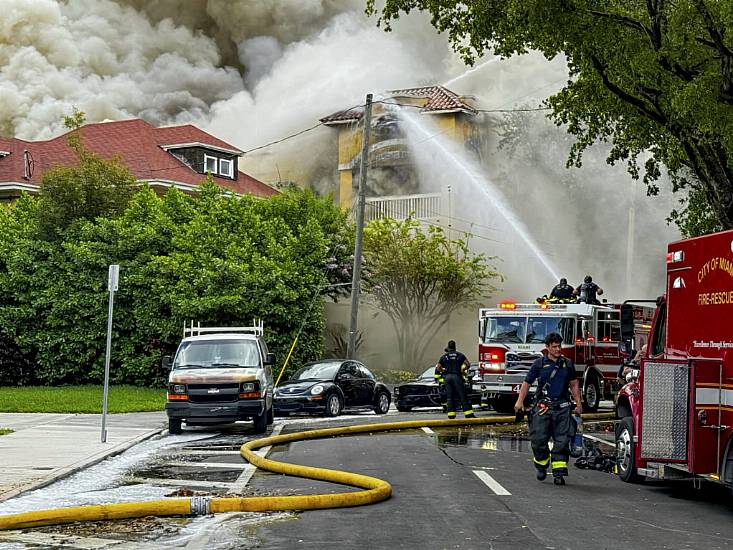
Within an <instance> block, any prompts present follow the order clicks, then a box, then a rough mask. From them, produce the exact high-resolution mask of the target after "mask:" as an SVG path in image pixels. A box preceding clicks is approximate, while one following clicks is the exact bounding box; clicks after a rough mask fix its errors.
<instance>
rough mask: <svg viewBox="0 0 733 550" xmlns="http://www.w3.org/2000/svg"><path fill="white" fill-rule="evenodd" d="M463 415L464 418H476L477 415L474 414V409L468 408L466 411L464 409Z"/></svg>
mask: <svg viewBox="0 0 733 550" xmlns="http://www.w3.org/2000/svg"><path fill="white" fill-rule="evenodd" d="M463 417H464V418H476V415H474V414H473V409H472V408H471V409H468V410H466V411H463Z"/></svg>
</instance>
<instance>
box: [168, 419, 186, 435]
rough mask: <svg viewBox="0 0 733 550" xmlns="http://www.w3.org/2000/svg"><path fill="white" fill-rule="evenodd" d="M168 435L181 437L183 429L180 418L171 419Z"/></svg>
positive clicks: (169, 420)
mask: <svg viewBox="0 0 733 550" xmlns="http://www.w3.org/2000/svg"><path fill="white" fill-rule="evenodd" d="M168 433H169V434H170V435H181V434H182V433H183V430H182V429H181V419H180V418H169V419H168Z"/></svg>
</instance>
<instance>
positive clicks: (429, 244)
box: [364, 218, 502, 370]
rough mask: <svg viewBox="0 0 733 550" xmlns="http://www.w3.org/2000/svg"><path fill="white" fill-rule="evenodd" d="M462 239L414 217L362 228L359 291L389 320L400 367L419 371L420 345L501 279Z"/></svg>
mask: <svg viewBox="0 0 733 550" xmlns="http://www.w3.org/2000/svg"><path fill="white" fill-rule="evenodd" d="M490 259H491V258H486V257H485V256H484V255H482V254H473V253H472V252H471V251H470V250H469V248H468V244H467V243H466V241H462V240H456V241H451V240H448V239H447V238H446V236H445V234H444V233H443V230H442V229H441V228H439V227H435V226H429V227H428V228H427V230H424V229H423V228H422V226H421V224H420V222H418V221H416V220H414V219H407V220H404V221H396V220H393V219H391V218H383V219H378V220H374V221H373V222H371V223H369V225H367V226H366V227H365V229H364V266H365V272H366V276H365V283H364V291H365V293H366V294H367V296H368V298H369V299H370V300H371V301H372V302H373V304H374V305H375V306H376V307H377V308H379V309H381V310H382V311H384V312H385V313H386V314H387V315H388V316H389V317H390V319H391V320H392V323H393V325H394V329H395V333H396V334H397V341H398V345H399V350H400V360H401V364H402V365H403V366H404V367H411V368H412V369H413V370H417V369H419V368H421V367H423V357H424V353H425V347H426V345H427V344H428V343H429V342H430V341H431V340H432V339H433V338H434V337H435V336H436V335H437V333H438V331H440V329H441V328H442V327H443V326H444V325H445V324H446V323H447V321H448V319H449V317H450V315H451V314H452V313H453V312H454V311H456V310H458V309H461V308H466V307H469V306H473V305H476V304H477V303H478V302H479V301H480V300H479V299H480V298H482V297H486V296H488V295H490V294H491V293H493V292H495V291H496V290H497V288H496V287H495V286H494V284H493V282H494V281H498V280H502V277H501V275H499V274H498V273H497V272H496V271H495V270H494V269H493V268H492V267H491V266H489V265H488V263H487V260H490Z"/></svg>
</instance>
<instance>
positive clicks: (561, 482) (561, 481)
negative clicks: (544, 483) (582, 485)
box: [552, 475, 565, 485]
mask: <svg viewBox="0 0 733 550" xmlns="http://www.w3.org/2000/svg"><path fill="white" fill-rule="evenodd" d="M552 481H553V483H555V485H565V478H564V477H563V476H556V475H553V476H552Z"/></svg>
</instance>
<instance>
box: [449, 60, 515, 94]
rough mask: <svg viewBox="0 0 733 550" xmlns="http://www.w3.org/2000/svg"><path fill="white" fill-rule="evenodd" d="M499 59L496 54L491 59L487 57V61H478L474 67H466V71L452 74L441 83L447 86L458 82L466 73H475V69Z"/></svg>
mask: <svg viewBox="0 0 733 550" xmlns="http://www.w3.org/2000/svg"><path fill="white" fill-rule="evenodd" d="M500 59H501V57H498V56H497V57H494V58H492V59H489V60H488V61H484V62H483V63H480V64H479V65H476V66H475V67H472V68H471V69H468V70H467V71H465V72H464V73H462V74H459V75H458V76H454V77H453V78H451V79H450V80H448V81H446V82H444V83H443V84H442V85H443V86H445V87H448V86H450V85H451V84H453V83H454V82H458V81H459V80H461V79H462V78H464V77H467V76H468V75H470V74H472V73H475V72H476V71H479V70H481V69H483V68H484V67H486V66H487V65H491V64H492V63H496V62H497V61H499V60H500Z"/></svg>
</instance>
